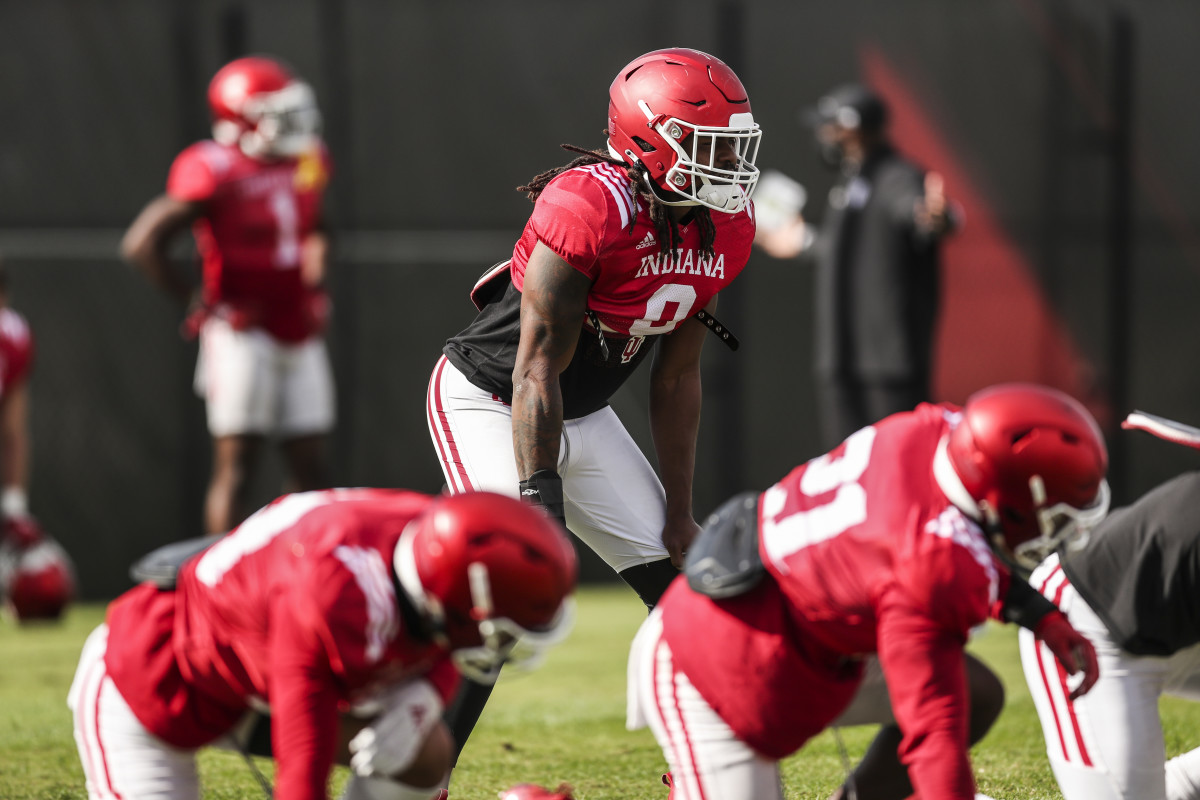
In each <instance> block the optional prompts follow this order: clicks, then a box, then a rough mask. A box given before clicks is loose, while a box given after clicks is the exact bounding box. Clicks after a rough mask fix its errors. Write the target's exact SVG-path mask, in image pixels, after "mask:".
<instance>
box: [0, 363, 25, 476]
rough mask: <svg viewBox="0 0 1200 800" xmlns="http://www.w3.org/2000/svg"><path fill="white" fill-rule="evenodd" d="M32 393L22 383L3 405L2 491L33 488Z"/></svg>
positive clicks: (0, 438) (0, 433)
mask: <svg viewBox="0 0 1200 800" xmlns="http://www.w3.org/2000/svg"><path fill="white" fill-rule="evenodd" d="M28 405H29V392H28V383H27V382H25V381H21V382H20V383H18V384H16V385H15V386H12V387H10V388H9V394H8V396H7V397H5V398H4V401H3V404H2V405H0V487H2V488H4V489H9V488H13V489H19V490H20V491H21V492H22V493H23V492H24V491H25V490H26V488H27V487H28V486H29V452H30V441H29V439H30V434H29V410H28Z"/></svg>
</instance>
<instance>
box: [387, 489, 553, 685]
mask: <svg viewBox="0 0 1200 800" xmlns="http://www.w3.org/2000/svg"><path fill="white" fill-rule="evenodd" d="M395 566H396V576H397V578H398V579H399V581H400V585H401V587H402V588H403V589H404V591H405V593H406V594H408V596H409V597H410V598H412V600H413V602H414V603H415V604H416V606H417V608H418V609H419V610H420V612H421V613H422V615H423V616H424V617H425V618H426V619H427V620H428V621H429V622H430V623H431V625H432V627H433V628H434V630H435V632H436V636H437V637H438V639H439V640H441V641H442V642H443V643H444V644H445V645H446V646H447V647H449V648H450V650H451V651H452V657H453V659H454V661H455V663H456V664H457V665H458V668H459V670H460V671H462V672H463V673H464V674H466V675H467V676H469V677H471V678H474V679H475V680H479V681H493V680H495V679H496V677H497V676H498V675H499V673H500V667H501V665H503V664H505V663H507V662H515V663H518V664H521V665H524V666H533V665H534V664H535V663H536V662H537V661H538V660H540V658H541V657H542V656H543V655H544V651H545V650H546V649H547V648H548V647H549V646H550V645H553V644H556V643H557V642H559V641H561V640H562V639H563V637H565V636H566V634H567V632H568V631H569V630H570V626H571V623H572V621H573V616H572V606H571V600H570V596H571V593H572V592H573V591H574V588H575V579H576V562H575V550H574V548H573V547H572V546H571V543H570V542H569V541H567V538H566V536H565V535H564V534H563V532H562V531H561V530H560V529H559V526H558V524H557V523H556V522H554V521H553V520H552V519H550V517H549V516H547V515H546V514H545V513H544V512H543V511H542V510H541V509H538V508H536V507H534V506H532V505H530V504H529V503H525V502H522V501H520V500H518V499H516V498H514V497H507V496H505V495H501V494H496V493H493V492H468V493H466V494H458V495H452V496H449V497H440V498H438V499H437V500H435V501H433V503H431V504H430V506H429V508H428V509H427V510H426V511H425V512H424V513H423V514H422V515H421V516H419V517H417V518H416V519H415V520H413V522H412V523H411V524H409V526H408V527H407V528H406V529H405V531H404V533H403V534H402V535H401V537H400V541H399V542H398V543H397V545H396V554H395Z"/></svg>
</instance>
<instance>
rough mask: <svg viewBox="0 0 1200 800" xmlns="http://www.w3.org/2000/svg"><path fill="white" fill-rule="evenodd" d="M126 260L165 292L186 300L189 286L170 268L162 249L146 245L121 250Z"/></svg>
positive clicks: (189, 290) (189, 291) (189, 292)
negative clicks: (134, 248)
mask: <svg viewBox="0 0 1200 800" xmlns="http://www.w3.org/2000/svg"><path fill="white" fill-rule="evenodd" d="M122 255H123V257H124V258H125V260H126V261H127V262H129V263H130V264H133V265H134V266H135V267H137V268H138V269H139V270H141V271H142V272H143V273H145V274H146V276H147V277H148V278H149V279H150V282H151V283H153V284H154V285H155V286H157V287H158V288H159V289H162V290H163V291H164V292H166V293H167V294H169V295H171V296H172V297H175V298H177V299H179V300H181V301H184V302H186V301H187V299H188V296H189V295H190V294H191V287H190V286H188V285H187V283H186V282H185V281H184V280H183V279H182V278H181V277H180V276H179V274H178V273H176V272H175V270H173V269H172V268H171V264H170V262H169V261H168V259H167V257H166V253H165V251H164V250H163V249H159V248H157V247H153V246H146V247H143V248H140V249H136V250H128V251H126V250H122Z"/></svg>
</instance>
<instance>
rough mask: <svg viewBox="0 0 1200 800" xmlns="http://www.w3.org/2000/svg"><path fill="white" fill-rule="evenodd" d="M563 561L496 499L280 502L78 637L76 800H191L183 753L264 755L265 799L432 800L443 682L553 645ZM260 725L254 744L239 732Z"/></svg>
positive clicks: (570, 554) (135, 593) (556, 534)
mask: <svg viewBox="0 0 1200 800" xmlns="http://www.w3.org/2000/svg"><path fill="white" fill-rule="evenodd" d="M575 573H576V567H575V551H574V550H573V549H572V547H571V543H570V542H569V541H568V540H567V538H566V536H565V535H564V534H563V532H562V530H561V529H560V528H559V527H558V526H557V525H555V524H554V522H552V521H551V520H549V519H548V518H547V517H546V516H545V515H544V514H542V513H541V512H540V511H537V510H536V509H533V508H530V507H529V506H528V505H527V504H524V503H521V502H518V501H517V500H514V499H513V498H510V497H504V496H502V495H497V494H492V493H490V492H475V493H472V494H464V495H459V496H455V497H443V498H433V497H428V496H426V495H422V494H417V493H415V492H408V491H402V490H382V489H334V490H329V491H323V492H306V493H303V494H293V495H286V496H284V497H282V498H280V499H279V500H276V501H275V502H274V503H272V504H271V505H268V506H266V507H265V508H263V509H262V510H260V511H259V512H258V513H256V514H254V515H253V516H251V517H250V518H249V519H247V520H246V521H245V522H244V523H242V525H241V526H239V527H238V528H237V529H236V530H235V531H234V532H233V533H231V534H230V535H228V536H225V537H223V538H220V539H217V540H216V543H215V544H213V545H212V546H211V547H209V548H208V549H207V550H205V551H204V552H203V553H202V554H201V555H199V556H197V557H194V558H192V559H191V560H189V561H187V562H186V563H185V564H184V565H183V567H182V569H180V570H179V575H178V580H177V582H176V583H175V585H174V586H173V587H171V588H168V587H163V586H159V585H155V584H154V583H150V582H146V583H142V584H140V585H139V586H137V587H135V588H134V589H131V590H130V591H128V592H126V593H125V594H124V595H122V596H121V597H119V598H118V599H117V600H116V601H114V602H113V603H112V605H110V606H109V609H108V616H107V620H106V622H105V624H103V625H101V626H100V627H99V628H97V629H96V631H95V632H94V633H92V635H91V636H90V637H89V638H88V640H87V644H86V645H85V646H84V650H83V655H82V657H81V658H80V662H79V669H78V670H77V672H76V674H75V681H74V683H73V684H72V686H71V692H70V695H69V699H68V704H69V705H70V707H71V709H72V710H73V712H74V714H75V739H76V742H77V744H78V746H79V756H80V758H81V759H82V761H83V768H84V772H85V774H86V775H87V788H88V796H89V797H90V798H93V800H101V798H104V799H105V800H109V799H111V798H115V797H128V798H134V797H136V798H139V800H198V798H199V784H198V777H197V772H196V749H197V748H200V747H203V746H207V745H213V746H217V747H223V748H231V749H238V750H241V751H243V752H246V751H248V750H249V751H250V752H256V753H257V754H259V755H271V754H272V753H273V754H274V756H275V762H276V767H277V769H276V773H275V791H274V795H273V796H274V797H275V798H277V799H278V800H323V798H325V797H326V795H327V791H328V789H327V783H328V780H329V772H330V769H331V767H332V766H333V764H334V763H335V762H336V763H340V764H344V765H348V766H350V767H351V769H352V776H351V778H350V780H349V781H348V782H347V785H346V791H345V794H344V795H343V800H432V798H435V797H444V795H442V789H441V784H442V783H443V782H444V780H445V776H446V774H447V772H448V771H449V768H450V763H451V758H452V756H453V752H454V745H453V742H452V740H451V737H450V732H449V731H448V730H447V728H446V725H445V724H444V723H443V722H442V721H441V710H442V705H443V703H444V702H445V700H446V699H447V698H449V697H451V696H452V695H453V693H454V690H455V687H456V685H457V682H458V673H459V672H460V671H461V672H462V673H463V674H466V675H471V676H474V678H475V679H476V680H478V681H484V682H486V681H490V680H495V679H496V676H497V675H499V671H500V665H501V664H502V663H504V662H505V661H509V660H525V661H526V662H527V663H528V662H530V661H531V660H532V659H534V658H536V656H538V655H539V653H540V652H541V651H542V650H544V648H546V647H547V646H549V645H551V644H553V643H554V642H556V641H558V640H559V639H561V638H562V636H563V635H565V633H566V631H567V629H568V627H569V624H570V621H571V614H570V599H569V595H570V594H571V592H572V590H573V589H574V585H575ZM263 713H266V714H269V715H270V722H271V724H270V732H271V737H270V745H269V747H265V748H262V749H261V750H259V749H256V747H255V745H254V744H252V743H251V737H250V732H251V731H252V729H253V728H254V726H255V723H256V722H257V721H258V717H259V715H260V714H263Z"/></svg>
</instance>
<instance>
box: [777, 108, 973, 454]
mask: <svg viewBox="0 0 1200 800" xmlns="http://www.w3.org/2000/svg"><path fill="white" fill-rule="evenodd" d="M804 117H805V121H806V122H807V123H808V124H809V125H810V126H811V127H812V129H813V132H814V134H815V136H816V141H817V145H818V148H819V151H820V155H821V158H822V160H823V161H824V162H825V163H826V164H827V165H829V166H830V167H831V168H834V169H837V170H838V171H839V173H840V178H839V180H838V182H837V184H836V185H835V186H834V187H833V189H832V190H831V191H830V192H829V201H828V203H827V205H826V208H825V211H824V215H823V217H822V220H821V225H820V229H819V231H816V232H815V235H814V234H811V233H808V232H807V231H806V230H805V228H804V223H803V220H802V219H797V220H796V222H795V224H794V225H792V226H790V227H787V228H785V229H783V230H777V231H773V232H764V233H763V234H762V235H761V236H760V237H759V240H758V243H759V244H760V245H762V246H763V249H764V250H766V251H767V252H768V253H769V254H771V255H773V256H776V257H780V258H782V257H788V256H795V255H797V254H799V253H800V252H801V250H806V249H811V251H812V253H811V255H812V257H813V258H814V260H815V264H816V270H817V274H816V287H815V297H816V309H815V312H814V320H815V324H816V331H815V342H816V353H815V359H814V370H815V379H816V380H815V383H816V392H817V405H818V409H819V411H820V416H821V434H822V440H823V442H824V446H825V447H827V448H833V447H835V446H836V445H837V444H838V443H839V442H841V441H842V440H843V439H845V438H846V437H847V436H849V435H850V434H851V433H853V432H854V431H856V430H858V429H859V428H861V427H863V426H864V425H869V424H870V423H872V422H876V421H878V420H880V419H882V418H883V417H886V416H887V415H889V414H892V413H894V412H897V411H904V410H908V409H911V408H913V407H914V406H915V405H917V404H918V403H920V402H922V401H924V400H928V399H930V397H929V395H930V377H931V363H932V354H933V331H934V325H935V322H936V319H937V312H938V299H939V283H940V282H939V276H938V270H939V266H938V250H939V245H940V241H941V239H942V237H943V236H944V235H945V234H946V233H948V232H949V231H951V230H953V229H954V227H955V221H954V218H953V215H952V214H951V213H950V212H949V208H948V204H947V201H946V197H945V194H944V192H943V188H942V178H941V176H940V175H939V174H937V173H935V172H929V173H926V172H925V171H924V170H923V169H921V168H920V167H918V166H916V165H915V164H913V163H912V162H910V161H908V160H907V159H906V158H904V157H903V156H902V155H901V154H900V153H898V152H897V151H896V149H895V148H894V147H893V146H892V144H891V142H890V141H889V140H888V138H887V135H886V125H887V107H886V106H885V104H884V103H883V101H882V100H881V99H880V98H879V97H878V96H877V95H875V94H874V93H872V92H871V91H870V90H868V89H866V88H864V87H862V86H858V85H847V86H842V87H839V88H837V89H835V90H833V91H831V92H830V93H829V94H827V95H825V96H824V97H822V98H821V99H820V100H819V101H818V102H817V104H816V106H815V107H813V108H810V109H807V110H806V111H805V113H804Z"/></svg>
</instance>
